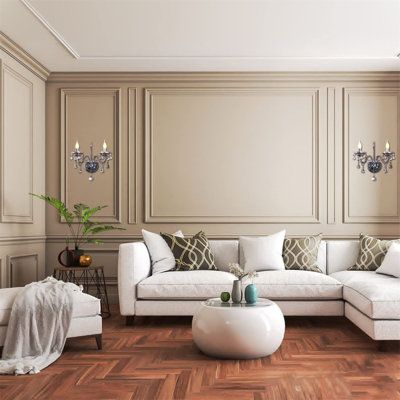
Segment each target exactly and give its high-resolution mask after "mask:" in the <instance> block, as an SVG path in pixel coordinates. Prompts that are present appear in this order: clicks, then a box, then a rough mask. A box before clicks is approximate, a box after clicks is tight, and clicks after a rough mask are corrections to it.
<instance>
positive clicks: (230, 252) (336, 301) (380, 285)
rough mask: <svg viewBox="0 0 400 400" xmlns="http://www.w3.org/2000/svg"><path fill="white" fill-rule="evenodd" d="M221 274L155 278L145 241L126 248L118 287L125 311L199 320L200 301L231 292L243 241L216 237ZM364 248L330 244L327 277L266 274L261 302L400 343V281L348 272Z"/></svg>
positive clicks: (323, 261) (324, 257) (324, 247)
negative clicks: (340, 320) (337, 318)
mask: <svg viewBox="0 0 400 400" xmlns="http://www.w3.org/2000/svg"><path fill="white" fill-rule="evenodd" d="M210 246H211V249H212V251H213V253H214V256H215V263H216V266H217V268H218V269H219V271H190V272H183V271H170V272H164V273H160V274H155V275H151V262H150V256H149V253H148V251H147V248H146V245H145V244H144V243H143V242H135V243H125V244H122V245H121V246H120V251H119V261H118V289H119V301H120V311H121V314H122V315H124V316H127V317H130V316H134V315H192V314H193V313H194V311H195V310H196V308H197V307H198V305H199V304H200V302H201V301H203V300H204V299H207V298H210V297H218V296H219V295H220V293H221V292H223V291H230V290H231V288H232V282H233V280H234V279H235V277H234V276H233V275H232V274H230V273H229V272H228V264H229V263H231V262H239V261H240V259H241V257H240V254H239V253H240V252H239V246H238V241H236V240H211V241H210ZM358 249H359V243H358V241H356V240H352V241H350V240H335V241H328V242H325V241H323V242H322V243H321V246H320V249H319V254H318V265H319V267H320V269H321V270H322V271H323V273H322V274H321V273H317V272H309V271H263V272H259V276H258V277H257V278H256V279H255V281H254V283H255V284H256V285H257V289H258V293H259V296H260V297H267V298H269V299H271V300H274V301H275V302H276V303H277V304H278V305H279V306H280V308H281V309H282V312H283V313H284V314H285V315H328V316H332V315H345V316H346V317H348V318H349V319H350V320H351V321H352V322H353V323H354V324H356V325H357V326H358V327H359V328H361V329H362V330H363V331H364V332H365V333H367V334H368V335H369V336H370V337H372V338H373V339H376V340H400V279H398V278H392V277H389V276H386V275H380V274H377V273H375V272H365V271H348V270H347V269H348V268H349V267H351V266H353V265H354V264H355V261H356V259H357V255H358Z"/></svg>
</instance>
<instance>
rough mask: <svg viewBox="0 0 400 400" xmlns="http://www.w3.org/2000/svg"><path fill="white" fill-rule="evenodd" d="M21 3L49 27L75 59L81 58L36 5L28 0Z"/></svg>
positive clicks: (46, 27)
mask: <svg viewBox="0 0 400 400" xmlns="http://www.w3.org/2000/svg"><path fill="white" fill-rule="evenodd" d="M20 1H21V3H22V4H23V5H24V6H25V7H26V8H27V9H28V10H29V11H30V12H31V13H32V14H33V15H34V16H35V17H36V18H37V19H38V21H39V22H40V23H41V24H42V25H43V26H44V28H45V29H47V30H48V31H49V32H50V33H51V34H52V35H53V37H54V38H55V39H56V40H57V41H58V43H60V44H61V46H63V47H64V49H65V50H67V51H68V53H69V54H70V55H71V56H72V57H74V58H75V59H78V58H79V54H78V53H77V51H76V50H75V49H74V48H73V47H72V46H71V45H70V44H69V43H68V42H67V41H66V40H65V38H63V37H62V36H61V34H60V33H59V32H57V31H56V30H55V29H54V28H53V27H52V26H51V25H50V23H49V22H48V21H47V20H46V19H45V18H44V17H43V16H42V15H41V14H40V13H39V11H37V10H36V8H35V7H33V6H32V4H30V3H29V2H28V1H27V0H20Z"/></svg>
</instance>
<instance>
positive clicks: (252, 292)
mask: <svg viewBox="0 0 400 400" xmlns="http://www.w3.org/2000/svg"><path fill="white" fill-rule="evenodd" d="M244 298H245V299H246V303H248V304H255V303H256V302H257V298H258V294H257V288H256V286H255V285H254V284H253V283H250V284H249V285H247V286H246V289H245V291H244Z"/></svg>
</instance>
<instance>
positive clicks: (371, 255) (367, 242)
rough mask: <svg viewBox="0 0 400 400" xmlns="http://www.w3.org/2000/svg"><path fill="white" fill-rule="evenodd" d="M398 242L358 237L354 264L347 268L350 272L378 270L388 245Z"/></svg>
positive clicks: (363, 236) (366, 236)
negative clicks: (358, 241) (358, 247)
mask: <svg viewBox="0 0 400 400" xmlns="http://www.w3.org/2000/svg"><path fill="white" fill-rule="evenodd" d="M394 241H395V242H398V243H400V239H399V240H380V239H377V238H374V237H372V236H368V235H363V234H361V235H360V250H359V252H358V257H357V261H356V264H355V265H353V266H352V267H350V268H349V270H352V271H375V270H376V269H378V268H379V267H380V266H381V264H382V261H383V259H384V258H385V255H386V253H387V251H388V250H389V247H390V245H391V244H392V243H393V242H394Z"/></svg>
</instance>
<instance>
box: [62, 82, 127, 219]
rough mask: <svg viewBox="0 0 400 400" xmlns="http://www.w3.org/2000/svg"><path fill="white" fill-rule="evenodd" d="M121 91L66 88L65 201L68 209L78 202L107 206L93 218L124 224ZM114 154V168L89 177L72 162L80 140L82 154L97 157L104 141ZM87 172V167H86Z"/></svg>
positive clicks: (63, 95)
mask: <svg viewBox="0 0 400 400" xmlns="http://www.w3.org/2000/svg"><path fill="white" fill-rule="evenodd" d="M120 99H121V95H120V89H118V88H117V89H115V88H101V89H97V88H96V89H89V88H79V89H62V90H61V198H62V200H63V201H64V202H65V204H66V206H67V207H71V206H72V205H73V204H75V203H79V202H81V203H84V204H87V205H88V206H96V205H106V206H107V208H105V209H104V210H102V211H101V212H99V213H98V214H97V216H95V217H93V219H94V220H97V221H101V222H114V223H119V222H121V215H120V212H121V206H120V201H121V193H120V174H119V171H120V168H119V162H120V156H119V155H120V137H121V123H120V110H121V106H120V101H121V100H120ZM104 140H105V141H106V142H107V145H108V148H109V149H110V150H111V151H112V153H113V160H112V161H111V163H112V168H110V169H105V172H104V173H101V172H100V171H98V172H97V173H95V174H94V175H93V176H94V181H93V182H89V181H88V178H89V174H88V173H87V172H85V171H83V172H82V173H79V172H78V170H76V169H75V168H74V164H73V162H72V161H70V159H69V158H70V154H71V151H72V150H73V149H74V146H75V143H76V141H79V144H80V148H81V151H83V152H84V153H85V154H89V145H90V144H91V143H92V144H93V146H94V147H93V151H94V154H98V153H99V152H100V150H101V149H102V145H103V141H104ZM83 169H84V168H83Z"/></svg>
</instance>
